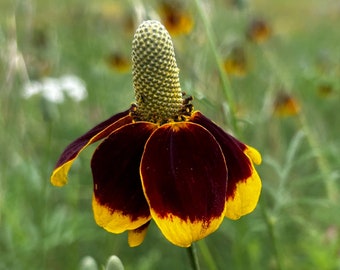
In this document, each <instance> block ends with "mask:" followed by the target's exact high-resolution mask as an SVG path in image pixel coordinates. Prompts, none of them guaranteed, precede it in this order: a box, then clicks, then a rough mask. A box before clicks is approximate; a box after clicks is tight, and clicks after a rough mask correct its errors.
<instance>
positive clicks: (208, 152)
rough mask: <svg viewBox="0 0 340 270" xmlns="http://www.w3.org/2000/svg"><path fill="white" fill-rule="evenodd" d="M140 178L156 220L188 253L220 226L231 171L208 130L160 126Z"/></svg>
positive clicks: (145, 155) (148, 145)
mask: <svg viewBox="0 0 340 270" xmlns="http://www.w3.org/2000/svg"><path fill="white" fill-rule="evenodd" d="M140 174H141V178H142V184H143V189H144V193H145V197H146V199H147V201H148V203H149V206H150V213H151V216H152V218H153V219H154V221H155V222H156V224H157V226H158V227H159V228H160V230H161V232H162V233H163V235H164V236H165V237H166V238H167V239H168V240H169V241H170V242H172V243H173V244H175V245H178V246H181V247H188V246H190V245H191V243H192V242H194V241H197V240H199V239H201V238H203V237H205V236H207V235H208V234H210V233H212V232H213V231H215V230H216V229H217V228H218V227H219V226H220V224H221V222H222V221H223V218H224V216H225V201H226V188H227V167H226V164H225V160H224V156H223V153H222V150H221V148H220V146H219V144H218V142H217V141H216V140H215V138H214V137H213V136H212V135H211V133H210V132H209V131H208V130H206V129H205V128H204V127H202V126H200V125H197V124H194V123H189V122H178V123H168V124H164V125H162V126H160V127H159V128H158V129H156V130H155V131H154V132H153V133H152V135H151V136H150V138H149V139H148V141H147V143H146V145H145V150H144V153H143V157H142V161H141V165H140Z"/></svg>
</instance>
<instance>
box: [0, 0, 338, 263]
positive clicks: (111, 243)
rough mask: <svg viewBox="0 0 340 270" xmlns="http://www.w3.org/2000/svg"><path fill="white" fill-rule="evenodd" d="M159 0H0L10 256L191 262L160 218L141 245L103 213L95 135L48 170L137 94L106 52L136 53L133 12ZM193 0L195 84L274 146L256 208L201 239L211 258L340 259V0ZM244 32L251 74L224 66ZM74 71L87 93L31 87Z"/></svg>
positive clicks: (213, 114)
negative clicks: (260, 25)
mask: <svg viewBox="0 0 340 270" xmlns="http://www.w3.org/2000/svg"><path fill="white" fill-rule="evenodd" d="M158 4H159V1H151V2H147V1H138V3H137V2H135V1H129V2H128V3H126V2H125V1H112V2H110V1H104V0H101V1H96V2H95V1H87V2H83V1H76V0H71V1H41V0H36V1H16V2H10V1H7V2H2V3H1V4H0V10H1V11H0V15H1V16H0V23H1V25H0V48H1V52H0V130H1V133H0V151H1V155H0V228H1V229H0V254H1V255H0V269H79V268H80V265H81V261H82V259H83V258H84V257H86V256H91V257H93V258H94V260H95V261H96V262H97V264H98V267H102V266H103V265H104V264H105V263H106V260H107V258H109V256H110V255H112V254H115V255H117V256H119V258H120V259H121V260H122V262H123V264H124V266H125V269H174V268H176V269H188V268H189V267H190V262H189V259H188V258H187V253H186V252H185V250H183V249H181V248H178V247H175V246H173V245H171V244H170V243H169V242H167V241H166V240H165V239H164V237H163V236H162V235H161V233H160V232H159V231H158V229H157V228H156V226H155V225H154V224H152V225H151V226H150V227H151V228H150V230H149V232H148V235H147V237H146V239H145V242H144V243H143V244H142V245H141V246H140V247H137V248H133V249H132V248H129V247H128V245H127V242H126V238H127V236H126V235H125V234H122V235H113V234H110V233H108V232H106V231H104V230H102V229H101V228H99V227H98V226H97V225H96V224H95V222H94V220H93V217H92V211H91V196H92V180H91V172H90V168H89V162H90V158H91V154H92V151H93V150H94V148H95V146H93V147H90V148H89V149H88V150H86V151H85V152H84V153H82V155H81V157H80V158H79V160H78V161H77V162H76V163H75V164H74V166H73V168H72V170H71V172H70V182H69V183H68V184H67V185H66V186H65V187H63V188H62V189H60V188H56V187H53V186H51V185H50V183H49V176H50V173H51V171H52V169H53V166H54V163H55V161H56V159H57V158H58V155H59V154H60V153H61V151H62V150H63V148H64V147H65V146H66V145H67V144H68V143H69V142H70V141H72V140H73V139H74V138H76V137H77V136H79V135H81V134H82V133H84V132H85V131H86V130H88V129H89V128H91V127H92V126H93V125H94V124H96V123H98V122H100V121H102V120H103V119H105V118H107V117H109V116H111V115H112V114H115V113H117V112H119V111H122V110H124V109H126V108H128V106H129V104H130V103H131V102H132V101H133V89H132V76H131V73H130V72H125V73H123V72H119V71H117V69H112V66H110V65H108V61H107V59H108V56H109V55H110V54H111V53H112V52H115V53H116V52H119V53H120V54H121V55H123V56H127V57H129V54H130V47H131V41H132V35H133V30H131V31H130V30H129V28H128V27H127V26H128V25H127V24H124V22H126V21H127V20H126V18H129V16H131V14H132V17H133V18H138V16H140V14H145V15H147V16H148V17H154V16H155V14H157V12H158V9H157V7H158ZM183 8H185V9H187V10H188V12H189V14H191V16H192V18H193V21H194V27H193V29H192V31H191V32H189V33H188V34H183V35H179V36H174V44H175V50H176V56H177V59H178V63H179V67H180V69H181V73H180V76H181V83H182V88H183V90H184V91H185V92H186V93H187V94H190V95H193V96H194V97H195V100H194V105H195V107H196V108H197V109H199V110H201V111H202V112H204V113H205V114H206V115H207V116H209V117H210V118H211V119H213V120H214V121H215V122H217V123H218V124H220V125H221V126H223V127H224V128H225V129H226V130H228V131H230V132H234V133H237V135H238V137H240V138H241V139H242V140H243V141H245V142H246V143H247V144H249V145H252V146H254V147H256V148H257V149H259V150H260V152H261V153H262V156H263V164H262V165H261V166H259V167H257V170H258V172H259V174H260V176H261V179H262V182H263V191H262V194H261V199H260V202H259V205H258V207H257V209H256V210H255V211H254V212H253V213H252V214H250V215H248V216H246V217H243V218H241V219H240V220H238V221H230V220H225V221H224V222H223V224H222V226H221V227H220V228H219V230H218V231H217V232H216V233H214V234H213V235H211V236H209V237H208V238H206V239H204V240H202V242H199V243H198V245H197V254H198V257H199V263H200V264H201V267H202V269H339V268H340V255H339V254H340V253H339V252H340V241H339V227H340V217H339V214H338V213H339V210H340V209H339V203H338V201H339V168H340V158H339V149H340V143H339V134H340V118H339V117H338V106H339V104H340V103H339V101H340V100H339V99H340V98H339V95H340V93H339V92H340V80H339V78H340V49H339V44H340V32H339V31H338V27H337V25H338V24H339V21H340V15H339V5H338V3H337V1H331V0H327V1H307V0H303V1H291V0H288V1H284V2H282V3H281V2H278V1H264V0H261V1H260V0H258V1H254V2H251V1H249V2H246V1H220V0H214V1H198V0H197V1H196V2H195V1H185V2H184V6H183ZM137 15H138V16H137ZM253 18H261V19H263V20H265V21H266V22H267V24H268V25H269V26H270V28H271V29H272V34H271V35H270V36H269V37H268V39H267V40H265V41H264V42H262V43H256V42H254V41H251V40H249V39H248V38H247V37H246V29H247V27H248V25H249V23H250V22H251V20H252V19H253ZM235 46H240V47H242V48H243V49H244V52H245V57H246V60H247V66H246V70H245V74H244V75H243V76H237V75H233V74H223V72H225V71H224V70H223V63H224V61H225V59H226V58H227V57H228V55H230V52H231V51H232V48H233V47H235ZM66 74H73V75H76V76H78V77H79V78H80V79H81V80H82V81H84V83H85V85H86V88H87V91H88V97H87V98H86V99H85V100H83V101H80V102H77V101H74V100H73V99H72V98H71V97H67V96H66V97H65V100H64V102H62V103H54V102H51V101H49V100H47V99H46V98H44V97H43V96H42V95H40V94H37V95H34V96H32V97H30V98H24V97H23V89H24V85H25V84H26V83H27V82H29V81H31V82H34V81H38V82H41V81H43V78H46V77H53V78H60V77H61V76H63V75H66ZM224 76H225V77H224ZM221 78H222V79H221ZM226 78H228V79H226ZM223 89H224V90H223ZM282 93H285V94H287V95H288V96H289V97H291V98H292V99H293V100H294V101H295V102H296V103H297V104H298V107H299V109H298V110H297V111H296V112H295V113H290V114H289V115H283V114H280V113H278V112H277V105H278V103H277V102H278V97H279V96H280V94H282ZM227 99H228V100H227ZM228 102H229V103H228ZM230 102H231V103H230Z"/></svg>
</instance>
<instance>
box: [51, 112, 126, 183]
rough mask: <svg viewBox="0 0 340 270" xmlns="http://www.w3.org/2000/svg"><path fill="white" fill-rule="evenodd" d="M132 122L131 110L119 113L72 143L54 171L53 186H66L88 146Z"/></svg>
mask: <svg viewBox="0 0 340 270" xmlns="http://www.w3.org/2000/svg"><path fill="white" fill-rule="evenodd" d="M131 122H132V117H131V116H129V110H127V111H125V112H121V113H118V114H116V115H114V116H112V117H110V118H109V119H107V120H105V121H104V122H102V123H100V124H98V125H97V126H95V127H94V128H92V129H91V130H89V131H88V132H86V133H85V134H84V135H82V136H80V137H79V138H77V139H76V140H75V141H73V142H72V143H70V144H69V145H68V146H67V147H66V148H65V150H64V151H63V153H62V154H61V155H60V157H59V160H58V162H57V164H56V166H55V168H54V170H53V173H52V176H51V182H52V184H53V185H55V186H62V185H64V184H66V183H67V174H68V171H69V169H70V167H71V165H72V163H73V161H74V160H75V159H76V158H77V157H78V155H79V154H80V152H81V151H82V150H83V149H85V148H86V147H87V146H88V145H90V144H92V143H94V142H96V141H98V140H100V139H103V138H105V137H107V136H108V135H109V134H110V133H111V132H113V131H114V130H116V129H117V128H120V127H121V126H123V125H126V124H128V123H131Z"/></svg>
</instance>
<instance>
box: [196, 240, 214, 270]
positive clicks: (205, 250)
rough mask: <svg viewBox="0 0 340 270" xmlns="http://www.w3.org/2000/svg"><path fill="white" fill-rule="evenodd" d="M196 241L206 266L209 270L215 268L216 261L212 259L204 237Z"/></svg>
mask: <svg viewBox="0 0 340 270" xmlns="http://www.w3.org/2000/svg"><path fill="white" fill-rule="evenodd" d="M197 243H198V247H199V249H200V252H201V253H202V257H203V259H204V262H205V263H206V265H207V266H208V268H209V269H210V270H217V266H216V263H215V261H214V258H213V256H212V255H211V252H210V250H209V247H208V246H207V243H206V242H205V240H204V239H202V240H200V241H199V242H197Z"/></svg>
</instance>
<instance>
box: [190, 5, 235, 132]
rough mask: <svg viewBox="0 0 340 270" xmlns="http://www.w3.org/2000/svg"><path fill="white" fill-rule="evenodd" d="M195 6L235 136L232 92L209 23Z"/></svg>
mask: <svg viewBox="0 0 340 270" xmlns="http://www.w3.org/2000/svg"><path fill="white" fill-rule="evenodd" d="M194 2H195V4H196V8H197V11H198V14H199V16H200V17H201V20H202V23H203V26H204V29H205V32H206V35H207V39H208V42H209V46H210V49H211V51H212V53H213V55H214V60H215V62H216V64H217V69H218V74H219V77H220V80H221V83H222V90H223V94H224V97H225V99H226V101H227V102H228V106H229V121H230V124H231V127H232V129H233V131H234V133H235V134H237V133H238V126H237V121H236V113H235V112H236V105H235V99H234V95H233V92H232V88H231V84H230V81H229V78H228V77H227V75H226V74H225V72H224V70H223V65H222V61H221V57H220V55H219V54H218V52H217V48H216V45H215V43H216V42H215V39H214V37H213V33H212V30H211V27H210V25H209V22H208V20H207V18H206V15H205V12H204V10H203V7H202V4H201V3H200V2H201V1H200V0H194Z"/></svg>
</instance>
